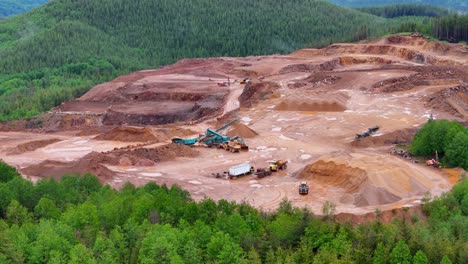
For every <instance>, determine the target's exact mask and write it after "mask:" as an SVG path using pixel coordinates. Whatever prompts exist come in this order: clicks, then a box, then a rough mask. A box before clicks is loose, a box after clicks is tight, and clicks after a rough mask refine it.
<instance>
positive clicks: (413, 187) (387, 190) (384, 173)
mask: <svg viewBox="0 0 468 264" xmlns="http://www.w3.org/2000/svg"><path fill="white" fill-rule="evenodd" d="M297 177H298V178H299V179H301V180H307V181H310V183H311V184H312V185H313V184H320V185H327V186H330V187H333V188H338V189H341V190H343V195H342V197H341V198H340V202H341V203H344V204H354V205H355V206H358V207H362V206H368V205H382V204H388V203H394V202H397V201H399V200H401V199H404V198H406V197H411V196H414V195H423V194H424V193H425V192H426V191H428V190H430V189H431V188H433V187H434V186H436V185H437V184H439V183H438V182H437V181H436V180H440V178H435V177H434V176H433V175H429V174H423V173H421V172H418V171H417V170H414V169H412V168H410V167H408V165H406V164H402V163H401V160H399V159H397V158H394V157H391V156H361V155H354V156H338V157H334V158H331V159H322V160H319V161H317V162H315V163H312V164H309V165H308V166H306V167H305V168H304V169H303V170H302V171H301V172H300V173H299V174H298V175H297Z"/></svg>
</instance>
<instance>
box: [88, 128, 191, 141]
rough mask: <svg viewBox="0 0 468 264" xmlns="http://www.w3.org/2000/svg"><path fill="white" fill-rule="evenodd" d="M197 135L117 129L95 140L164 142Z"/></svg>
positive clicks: (172, 130) (177, 130) (168, 130)
mask: <svg viewBox="0 0 468 264" xmlns="http://www.w3.org/2000/svg"><path fill="white" fill-rule="evenodd" d="M193 134H195V132H194V131H191V130H189V129H182V128H162V129H156V130H153V129H151V128H148V127H146V128H143V127H116V128H114V129H112V130H111V131H109V132H106V133H103V134H101V135H99V136H97V137H95V138H94V139H96V140H111V141H122V142H154V143H157V142H164V141H167V140H170V139H172V138H174V137H185V136H189V135H193Z"/></svg>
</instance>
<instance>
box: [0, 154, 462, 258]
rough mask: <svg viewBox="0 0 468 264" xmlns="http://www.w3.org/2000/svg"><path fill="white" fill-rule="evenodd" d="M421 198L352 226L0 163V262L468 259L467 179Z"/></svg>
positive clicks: (285, 205)
mask: <svg viewBox="0 0 468 264" xmlns="http://www.w3.org/2000/svg"><path fill="white" fill-rule="evenodd" d="M423 203H424V206H423V211H424V212H425V214H426V216H425V217H420V216H418V215H411V216H409V217H408V219H411V220H400V219H394V220H393V221H392V222H391V223H387V224H385V223H382V222H380V221H379V220H378V221H376V222H372V223H367V224H360V225H354V226H353V225H350V224H346V223H345V224H340V223H338V222H336V221H334V220H333V217H332V216H331V215H329V216H328V217H326V218H325V219H322V218H321V217H317V216H314V215H313V214H311V213H310V212H309V211H308V210H307V209H299V208H293V207H291V205H290V203H289V202H287V201H283V202H282V203H281V206H280V208H279V209H278V210H277V211H275V212H271V213H265V212H261V211H259V210H257V209H254V208H253V207H251V206H249V205H248V204H245V203H242V204H237V203H233V202H228V201H225V200H221V201H219V202H214V201H212V200H210V199H206V200H204V201H201V202H194V201H193V200H191V198H190V195H189V194H188V193H187V192H186V191H184V190H181V189H180V188H178V187H177V186H172V187H170V188H169V187H166V186H164V185H163V186H158V185H156V184H154V183H149V184H147V185H145V186H143V187H140V188H137V187H135V186H133V185H131V184H128V183H127V184H125V185H124V187H123V188H122V189H121V190H119V191H117V190H114V189H112V188H110V187H109V186H102V185H101V184H100V183H99V181H98V179H97V178H96V177H94V176H92V175H89V174H87V175H84V176H83V177H76V176H65V177H63V178H61V180H60V181H56V180H54V179H42V180H40V181H38V182H37V183H36V184H32V183H31V182H30V181H28V180H25V179H23V178H21V176H19V175H18V174H17V172H16V171H15V169H14V168H12V167H9V166H8V165H6V164H4V163H2V162H0V263H226V264H232V263H346V264H349V263H466V260H467V259H468V243H467V239H468V217H467V215H468V180H466V179H464V180H461V181H460V182H459V183H458V184H457V185H456V186H455V187H454V189H453V191H452V192H450V193H446V194H443V195H442V196H441V197H439V198H436V199H434V200H432V201H431V197H430V196H428V195H426V196H425V197H424V199H423ZM376 213H377V214H379V212H378V211H376ZM408 214H409V212H408ZM405 219H406V218H405Z"/></svg>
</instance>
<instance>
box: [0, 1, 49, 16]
mask: <svg viewBox="0 0 468 264" xmlns="http://www.w3.org/2000/svg"><path fill="white" fill-rule="evenodd" d="M48 1H49V0H2V1H0V17H6V16H11V15H16V14H21V13H24V12H26V11H28V10H30V9H33V8H35V7H38V6H41V5H43V4H45V3H47V2H48Z"/></svg>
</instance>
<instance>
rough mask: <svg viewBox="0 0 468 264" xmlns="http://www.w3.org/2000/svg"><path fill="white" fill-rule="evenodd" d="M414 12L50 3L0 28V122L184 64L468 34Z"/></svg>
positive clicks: (146, 1) (260, 4)
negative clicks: (399, 36) (144, 72)
mask: <svg viewBox="0 0 468 264" xmlns="http://www.w3.org/2000/svg"><path fill="white" fill-rule="evenodd" d="M389 8H390V9H393V8H394V7H389ZM409 11H411V9H410V8H406V9H400V11H399V13H398V12H397V13H396V14H394V16H396V17H395V18H394V19H388V18H384V17H379V16H375V15H371V14H367V13H364V12H360V11H358V10H354V9H351V8H344V7H338V6H335V5H332V4H330V3H328V2H325V1H322V0H297V1H285V0H282V1H272V0H256V1H243V0H233V1H221V0H197V1H186V0H172V1H163V0H140V1H128V0H102V1H91V0H54V1H52V2H50V3H49V4H47V5H44V6H42V7H39V8H37V9H34V10H32V11H30V12H28V13H25V14H22V15H18V16H13V17H10V18H8V19H5V20H1V21H0V57H1V58H2V59H1V60H0V121H6V120H12V119H23V118H26V119H28V118H32V117H34V116H37V115H38V114H40V113H43V112H45V111H48V110H50V109H51V108H52V107H54V106H57V105H59V104H60V103H61V102H63V101H67V100H71V99H73V98H76V97H78V96H80V95H82V94H83V93H85V92H86V91H88V90H89V89H90V88H91V87H92V86H94V85H96V84H98V83H102V82H105V81H108V80H111V79H113V78H115V77H117V76H119V75H122V74H126V73H130V72H133V71H136V70H141V69H148V68H157V67H160V66H162V65H167V64H172V63H174V62H176V61H177V60H179V59H182V58H194V57H216V56H247V55H261V54H275V53H288V52H291V51H294V50H296V49H299V48H304V47H323V46H326V45H329V44H331V43H334V42H353V41H358V40H361V39H365V38H371V37H379V36H383V35H386V34H391V33H397V32H408V31H414V30H418V31H421V32H423V33H425V34H432V33H435V34H437V36H441V37H443V38H444V39H447V40H449V39H450V40H451V41H458V40H464V37H465V36H466V34H464V33H463V32H466V30H465V29H466V28H468V25H466V16H461V15H460V16H457V19H453V18H449V19H448V21H449V22H447V23H445V22H443V23H442V22H440V23H438V22H434V23H433V20H432V19H431V18H429V17H427V16H425V17H421V16H406V15H408V14H406V13H405V12H409ZM418 14H420V15H421V14H422V13H418ZM444 17H445V16H443V17H440V19H438V20H437V21H445V20H444ZM432 25H434V26H437V28H438V30H433V28H432ZM452 28H453V29H452ZM464 30H465V31H464ZM452 35H453V36H452ZM455 35H456V36H455Z"/></svg>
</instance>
